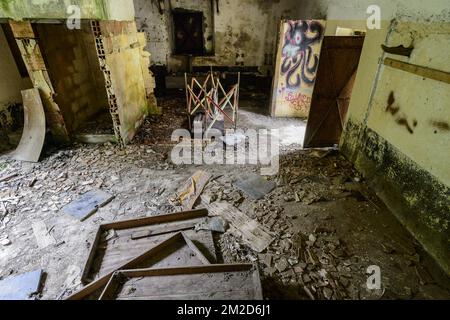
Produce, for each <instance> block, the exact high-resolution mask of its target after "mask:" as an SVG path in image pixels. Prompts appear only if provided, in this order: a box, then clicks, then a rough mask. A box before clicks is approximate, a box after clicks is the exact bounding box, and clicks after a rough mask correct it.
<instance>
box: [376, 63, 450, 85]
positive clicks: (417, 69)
mask: <svg viewBox="0 0 450 320" xmlns="http://www.w3.org/2000/svg"><path fill="white" fill-rule="evenodd" d="M384 65H386V66H389V67H391V68H394V69H398V70H402V71H405V72H409V73H412V74H415V75H417V76H420V77H424V78H428V79H432V80H436V81H441V82H444V83H448V84H450V73H448V72H444V71H440V70H436V69H431V68H427V67H422V66H418V65H414V64H410V63H407V62H403V61H399V60H394V59H391V58H386V59H384Z"/></svg>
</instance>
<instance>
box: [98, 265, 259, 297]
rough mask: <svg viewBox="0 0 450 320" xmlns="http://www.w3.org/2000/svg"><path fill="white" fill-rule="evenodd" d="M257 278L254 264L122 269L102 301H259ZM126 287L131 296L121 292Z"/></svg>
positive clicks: (257, 274)
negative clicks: (125, 295)
mask: <svg viewBox="0 0 450 320" xmlns="http://www.w3.org/2000/svg"><path fill="white" fill-rule="evenodd" d="M255 279H256V280H258V279H259V271H258V268H257V267H256V266H255V265H253V264H217V265H204V266H193V267H174V268H165V269H137V270H121V271H119V272H116V273H114V275H113V276H112V277H111V279H110V280H109V282H108V285H107V286H106V287H105V290H104V291H103V293H102V295H101V297H100V300H111V299H122V298H124V299H144V298H146V299H183V300H184V299H200V300H201V299H225V298H226V299H232V300H236V299H253V300H260V299H262V290H261V283H260V282H259V283H255ZM128 281H131V286H129V287H128V288H127V286H126V282H128ZM124 283H125V286H124ZM123 288H125V290H126V291H128V292H129V293H130V294H131V295H130V296H128V297H123V296H121V294H120V291H121V290H122V289H123ZM128 289H133V290H128ZM122 291H123V290H122ZM133 294H136V295H135V296H133Z"/></svg>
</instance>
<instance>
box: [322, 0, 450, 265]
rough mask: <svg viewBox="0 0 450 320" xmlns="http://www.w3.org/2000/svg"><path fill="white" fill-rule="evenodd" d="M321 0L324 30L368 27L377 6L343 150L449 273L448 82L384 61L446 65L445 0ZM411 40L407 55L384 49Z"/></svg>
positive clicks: (449, 67) (449, 14)
mask: <svg viewBox="0 0 450 320" xmlns="http://www.w3.org/2000/svg"><path fill="white" fill-rule="evenodd" d="M319 3H320V5H322V6H323V8H326V10H327V16H328V19H329V20H328V22H327V23H328V27H327V34H333V32H335V26H336V27H337V26H341V27H349V28H365V26H366V20H365V19H366V18H367V14H366V9H367V6H368V5H369V4H378V5H380V7H381V9H382V11H381V12H382V19H383V21H382V25H381V29H380V30H368V32H367V36H366V40H365V43H364V48H363V53H362V56H361V61H360V68H359V69H358V74H357V77H356V81H355V86H354V90H353V95H352V98H351V102H350V107H349V112H348V116H347V118H348V121H347V125H346V128H345V131H344V134H343V136H342V139H341V150H342V152H343V153H344V154H345V155H346V156H347V157H348V158H349V159H350V160H351V161H352V162H354V163H355V165H356V167H357V168H358V170H360V171H361V172H362V173H363V174H364V176H365V177H366V179H367V180H368V181H369V182H370V183H371V184H372V186H373V187H374V189H375V190H376V191H377V193H378V195H379V196H380V198H381V199H382V200H383V201H384V202H385V203H386V205H387V206H388V207H389V208H390V209H391V210H392V212H393V213H394V214H395V215H396V216H397V218H398V219H399V220H400V221H401V222H402V223H403V224H404V225H405V226H406V228H407V229H408V230H409V231H410V232H411V233H412V234H413V235H414V236H415V237H416V239H417V240H418V241H419V242H420V243H421V244H422V245H423V246H424V248H425V249H426V250H427V251H428V252H429V253H430V254H431V255H432V256H433V257H434V258H435V259H436V261H437V262H438V263H439V264H440V265H441V266H442V268H443V269H444V270H445V271H446V272H447V273H448V274H450V250H448V248H449V244H450V232H449V223H450V166H449V165H448V159H449V158H450V151H449V150H450V149H449V145H450V130H448V127H449V125H448V124H449V123H450V109H449V105H450V90H449V89H450V85H449V84H446V83H442V82H439V81H436V80H432V79H428V78H423V77H420V76H417V75H414V74H411V73H407V72H404V71H400V70H396V69H393V68H391V67H387V66H384V65H383V59H384V58H386V57H390V58H392V59H396V60H401V61H405V62H408V63H411V64H416V65H420V66H423V67H429V68H433V69H437V70H441V71H445V72H450V60H449V59H448V57H449V56H450V36H449V35H450V23H449V21H450V11H449V6H448V1H441V0H435V1H429V2H423V1H415V0H414V1H404V0H399V1H395V2H394V1H392V2H389V1H354V0H348V1H339V2H337V1H320V2H319ZM391 19H395V20H396V22H395V23H394V24H392V25H391ZM411 43H413V44H414V47H415V49H414V51H413V53H412V55H411V57H410V58H407V57H402V56H398V55H390V54H385V53H383V51H382V49H381V44H385V45H387V46H398V45H401V44H403V45H404V46H405V47H408V46H409V45H410V44H411Z"/></svg>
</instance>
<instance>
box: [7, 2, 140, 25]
mask: <svg viewBox="0 0 450 320" xmlns="http://www.w3.org/2000/svg"><path fill="white" fill-rule="evenodd" d="M71 5H77V6H79V8H80V10H81V18H82V19H98V20H118V21H125V20H126V21H131V20H134V6H133V0H0V19H2V18H4V19H14V20H22V19H66V18H68V17H69V16H70V15H71V13H70V12H69V13H68V10H67V8H68V7H69V6H71Z"/></svg>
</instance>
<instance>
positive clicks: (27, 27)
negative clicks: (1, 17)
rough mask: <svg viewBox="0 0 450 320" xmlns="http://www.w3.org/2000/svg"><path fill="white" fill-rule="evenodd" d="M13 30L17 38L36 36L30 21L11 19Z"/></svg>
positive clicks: (10, 23)
mask: <svg viewBox="0 0 450 320" xmlns="http://www.w3.org/2000/svg"><path fill="white" fill-rule="evenodd" d="M9 25H10V26H11V30H12V32H13V34H14V38H16V39H23V38H24V39H33V38H35V35H34V31H33V28H32V26H31V23H30V22H29V21H14V20H11V21H9Z"/></svg>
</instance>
